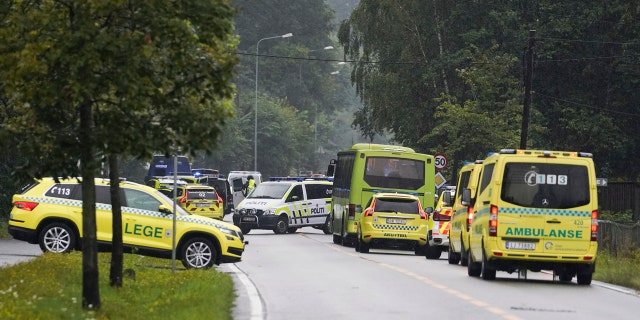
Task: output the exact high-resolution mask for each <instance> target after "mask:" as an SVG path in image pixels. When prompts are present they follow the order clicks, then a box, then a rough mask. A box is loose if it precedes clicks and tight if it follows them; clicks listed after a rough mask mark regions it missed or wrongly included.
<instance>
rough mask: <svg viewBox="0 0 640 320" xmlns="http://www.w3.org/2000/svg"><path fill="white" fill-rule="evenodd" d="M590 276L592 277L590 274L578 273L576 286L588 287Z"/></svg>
mask: <svg viewBox="0 0 640 320" xmlns="http://www.w3.org/2000/svg"><path fill="white" fill-rule="evenodd" d="M592 276H593V273H591V272H588V273H578V284H580V285H590V284H591V278H592Z"/></svg>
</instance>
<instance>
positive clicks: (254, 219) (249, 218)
mask: <svg viewBox="0 0 640 320" xmlns="http://www.w3.org/2000/svg"><path fill="white" fill-rule="evenodd" d="M242 221H245V222H256V217H255V216H245V217H242Z"/></svg>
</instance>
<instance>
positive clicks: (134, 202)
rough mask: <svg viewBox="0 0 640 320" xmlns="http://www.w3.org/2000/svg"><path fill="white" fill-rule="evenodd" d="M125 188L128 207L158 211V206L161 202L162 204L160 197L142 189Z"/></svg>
mask: <svg viewBox="0 0 640 320" xmlns="http://www.w3.org/2000/svg"><path fill="white" fill-rule="evenodd" d="M123 190H124V196H125V203H126V206H127V207H130V208H136V209H142V210H149V211H158V207H159V206H160V204H162V203H161V202H160V201H159V200H158V199H156V198H154V197H153V196H151V195H150V194H147V193H145V192H142V191H140V190H134V189H128V188H123Z"/></svg>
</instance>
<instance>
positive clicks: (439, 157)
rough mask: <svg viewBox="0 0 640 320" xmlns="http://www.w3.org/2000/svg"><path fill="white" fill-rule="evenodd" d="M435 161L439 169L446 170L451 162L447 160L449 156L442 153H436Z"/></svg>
mask: <svg viewBox="0 0 640 320" xmlns="http://www.w3.org/2000/svg"><path fill="white" fill-rule="evenodd" d="M433 161H434V162H435V165H436V169H437V170H444V169H446V168H447V165H448V164H449V160H447V157H446V156H445V155H444V154H442V153H436V154H434V155H433Z"/></svg>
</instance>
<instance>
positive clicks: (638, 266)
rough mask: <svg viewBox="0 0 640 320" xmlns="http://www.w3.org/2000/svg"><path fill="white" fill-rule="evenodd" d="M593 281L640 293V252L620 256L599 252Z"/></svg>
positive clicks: (630, 252) (635, 251)
mask: <svg viewBox="0 0 640 320" xmlns="http://www.w3.org/2000/svg"><path fill="white" fill-rule="evenodd" d="M593 279H595V280H598V281H602V282H607V283H611V284H615V285H619V286H623V287H626V288H631V289H635V290H637V291H640V250H638V249H636V250H634V251H629V252H627V253H626V254H621V255H618V256H613V255H611V254H610V253H609V252H606V251H600V252H598V257H597V260H596V272H595V273H594V274H593Z"/></svg>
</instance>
